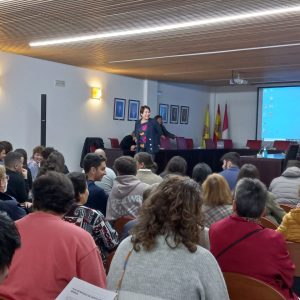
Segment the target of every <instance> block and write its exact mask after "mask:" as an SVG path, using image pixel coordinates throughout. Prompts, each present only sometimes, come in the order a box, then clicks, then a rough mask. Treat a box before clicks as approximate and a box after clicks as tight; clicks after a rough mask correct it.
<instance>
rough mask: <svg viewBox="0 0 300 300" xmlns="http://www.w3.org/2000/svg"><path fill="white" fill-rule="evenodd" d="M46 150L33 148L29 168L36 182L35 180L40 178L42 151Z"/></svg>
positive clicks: (37, 147) (40, 147) (38, 147)
mask: <svg viewBox="0 0 300 300" xmlns="http://www.w3.org/2000/svg"><path fill="white" fill-rule="evenodd" d="M43 150H44V147H43V146H36V147H34V148H33V151H32V157H31V159H30V160H29V162H28V168H29V169H30V171H31V175H32V180H33V181H34V180H35V178H36V177H37V176H38V173H39V169H40V163H41V161H42V159H43V156H42V151H43Z"/></svg>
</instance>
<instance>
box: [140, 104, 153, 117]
mask: <svg viewBox="0 0 300 300" xmlns="http://www.w3.org/2000/svg"><path fill="white" fill-rule="evenodd" d="M145 109H148V110H149V111H151V109H150V107H149V106H148V105H142V106H141V108H140V115H141V114H143V113H144V110H145Z"/></svg>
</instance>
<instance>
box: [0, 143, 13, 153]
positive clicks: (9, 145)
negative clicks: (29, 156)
mask: <svg viewBox="0 0 300 300" xmlns="http://www.w3.org/2000/svg"><path fill="white" fill-rule="evenodd" d="M0 143H1V144H2V145H4V148H5V153H6V154H7V153H9V152H11V151H13V146H12V144H11V143H10V142H8V141H1V142H0Z"/></svg>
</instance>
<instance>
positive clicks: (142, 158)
mask: <svg viewBox="0 0 300 300" xmlns="http://www.w3.org/2000/svg"><path fill="white" fill-rule="evenodd" d="M134 159H135V160H136V161H137V162H138V163H139V164H144V168H145V169H150V170H151V171H152V172H154V173H155V172H156V170H157V164H156V163H155V162H154V161H153V158H152V155H151V154H149V153H147V152H139V153H137V154H135V156H134Z"/></svg>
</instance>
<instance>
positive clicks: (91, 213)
mask: <svg viewBox="0 0 300 300" xmlns="http://www.w3.org/2000/svg"><path fill="white" fill-rule="evenodd" d="M68 177H69V179H71V181H72V183H73V187H74V192H75V201H76V203H74V204H73V205H72V207H71V208H70V210H69V211H68V212H67V213H66V214H65V215H64V217H63V220H65V221H68V222H70V223H74V224H75V225H77V226H79V227H81V228H83V229H84V230H86V231H87V232H89V233H90V234H91V235H92V237H93V239H94V241H95V243H96V245H97V246H98V248H99V250H100V253H101V257H102V261H103V263H104V265H105V263H106V257H107V254H109V253H110V252H111V251H112V250H114V248H116V246H117V245H118V243H119V240H118V233H117V232H116V231H115V230H114V229H113V228H112V227H111V225H110V224H109V222H107V221H106V220H105V218H104V216H103V214H102V213H101V212H100V211H99V210H94V209H91V208H89V207H86V206H84V204H85V203H86V201H87V198H88V196H89V190H88V188H87V184H86V178H85V174H83V173H79V172H73V173H70V174H68Z"/></svg>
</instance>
